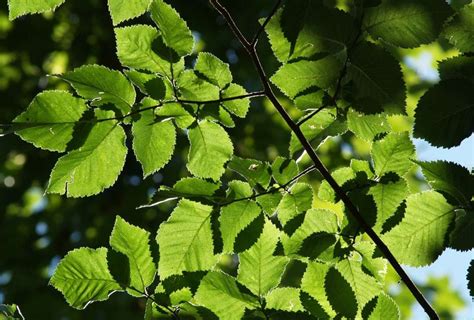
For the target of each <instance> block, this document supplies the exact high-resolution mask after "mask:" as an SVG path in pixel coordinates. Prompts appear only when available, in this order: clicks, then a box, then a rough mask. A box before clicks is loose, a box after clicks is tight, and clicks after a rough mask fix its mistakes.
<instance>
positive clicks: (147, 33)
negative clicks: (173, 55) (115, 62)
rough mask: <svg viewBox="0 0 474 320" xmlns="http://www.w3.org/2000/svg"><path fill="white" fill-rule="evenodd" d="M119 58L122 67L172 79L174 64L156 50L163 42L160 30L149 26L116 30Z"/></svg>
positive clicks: (135, 26)
mask: <svg viewBox="0 0 474 320" xmlns="http://www.w3.org/2000/svg"><path fill="white" fill-rule="evenodd" d="M115 37H116V39H117V56H118V58H119V60H120V62H121V63H122V65H124V66H127V67H130V68H134V69H138V70H147V71H151V72H157V73H159V74H162V75H166V76H168V77H170V78H172V74H171V67H172V64H171V62H170V61H168V60H167V57H166V58H165V57H163V54H158V53H157V52H156V51H155V49H156V48H157V46H158V45H157V42H158V43H159V41H161V38H160V33H159V32H158V30H156V29H155V28H153V27H151V26H147V25H134V26H130V27H124V28H115Z"/></svg>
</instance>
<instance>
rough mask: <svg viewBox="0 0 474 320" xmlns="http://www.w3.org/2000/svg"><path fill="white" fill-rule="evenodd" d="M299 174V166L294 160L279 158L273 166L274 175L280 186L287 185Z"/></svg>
mask: <svg viewBox="0 0 474 320" xmlns="http://www.w3.org/2000/svg"><path fill="white" fill-rule="evenodd" d="M298 173H299V169H298V165H297V164H296V161H295V160H293V159H288V158H283V157H277V158H276V159H275V160H274V161H273V164H272V175H273V178H274V179H275V181H276V182H277V183H278V184H280V185H285V184H286V183H288V182H290V181H291V179H293V178H294V177H296V175H297V174H298Z"/></svg>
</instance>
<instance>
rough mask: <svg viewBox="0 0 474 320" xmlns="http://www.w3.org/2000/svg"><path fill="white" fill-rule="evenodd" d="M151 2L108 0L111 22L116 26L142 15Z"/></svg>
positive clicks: (147, 0)
mask: <svg viewBox="0 0 474 320" xmlns="http://www.w3.org/2000/svg"><path fill="white" fill-rule="evenodd" d="M150 2H151V0H127V1H124V0H108V4H109V11H110V15H111V16H112V22H113V23H114V25H117V24H119V23H121V22H123V21H126V20H130V19H133V18H136V17H138V16H141V15H142V14H144V13H145V12H146V11H147V9H148V6H149V5H150Z"/></svg>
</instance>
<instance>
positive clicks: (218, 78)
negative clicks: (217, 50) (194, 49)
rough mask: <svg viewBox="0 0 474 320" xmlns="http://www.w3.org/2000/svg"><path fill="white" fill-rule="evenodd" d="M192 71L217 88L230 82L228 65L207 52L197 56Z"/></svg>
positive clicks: (230, 76) (230, 75) (230, 74)
mask: <svg viewBox="0 0 474 320" xmlns="http://www.w3.org/2000/svg"><path fill="white" fill-rule="evenodd" d="M194 70H195V71H196V72H198V73H199V74H201V75H203V76H204V77H205V78H206V79H207V80H208V81H209V82H211V83H213V84H214V85H216V86H218V87H219V88H224V87H225V86H227V85H228V84H229V83H231V82H232V73H231V72H230V68H229V65H228V64H227V63H224V62H223V61H222V60H220V59H219V58H217V57H216V56H215V55H213V54H211V53H208V52H200V53H199V54H198V56H197V60H196V65H195V66H194Z"/></svg>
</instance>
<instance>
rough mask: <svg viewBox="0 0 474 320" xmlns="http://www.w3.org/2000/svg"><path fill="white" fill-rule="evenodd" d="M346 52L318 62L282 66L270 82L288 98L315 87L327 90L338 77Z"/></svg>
mask: <svg viewBox="0 0 474 320" xmlns="http://www.w3.org/2000/svg"><path fill="white" fill-rule="evenodd" d="M345 58H346V52H345V51H341V52H338V53H336V54H334V55H328V56H326V57H323V58H321V59H319V60H299V61H297V62H292V63H288V64H284V65H283V66H281V67H280V69H278V71H277V72H276V73H275V74H274V75H273V76H272V77H271V81H272V82H273V84H275V85H276V86H277V87H278V88H279V89H280V90H281V91H282V92H283V93H284V94H285V95H287V96H288V97H289V98H294V97H295V96H296V95H297V94H299V93H301V92H303V91H304V90H306V89H308V88H310V87H313V86H316V87H319V88H324V89H326V88H329V87H330V86H331V85H333V84H334V83H335V82H336V80H337V79H338V77H339V73H340V71H341V69H342V67H343V65H344V61H345Z"/></svg>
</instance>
